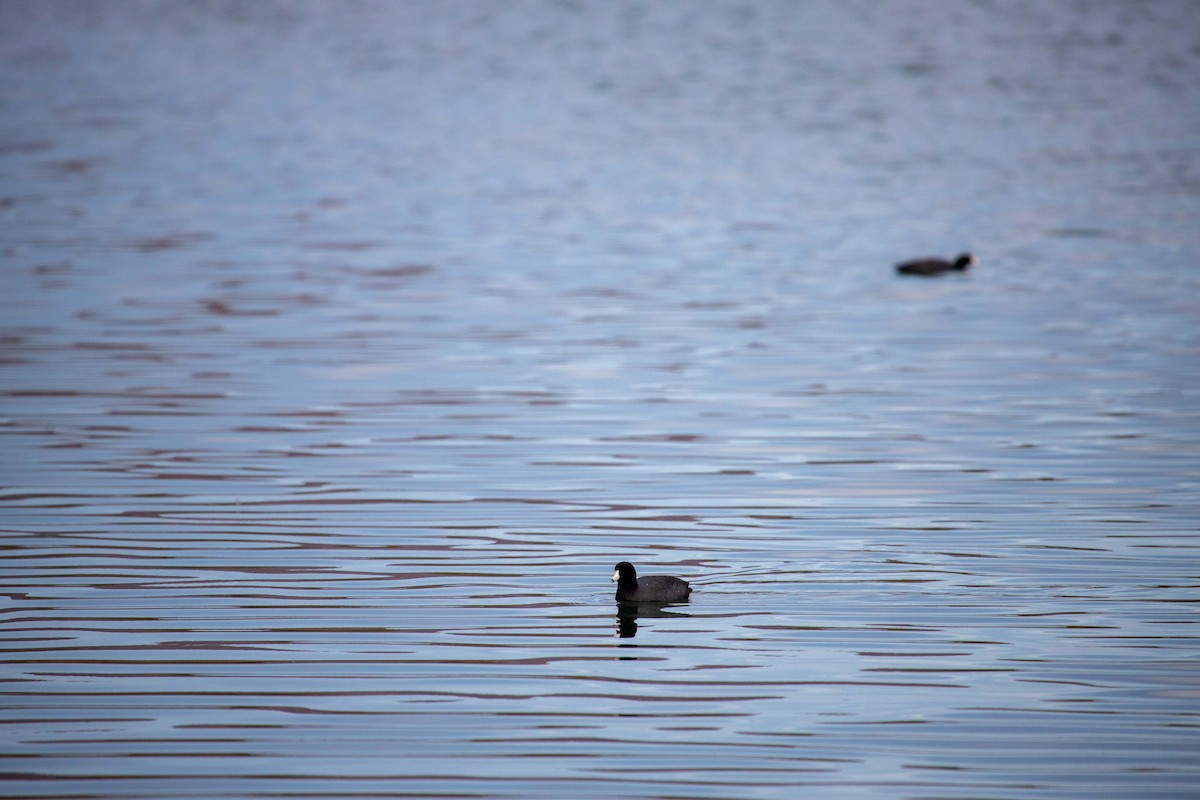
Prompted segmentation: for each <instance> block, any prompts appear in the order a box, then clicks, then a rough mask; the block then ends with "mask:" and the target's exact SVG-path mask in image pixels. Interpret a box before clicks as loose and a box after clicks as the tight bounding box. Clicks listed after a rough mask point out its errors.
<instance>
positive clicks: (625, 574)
mask: <svg viewBox="0 0 1200 800" xmlns="http://www.w3.org/2000/svg"><path fill="white" fill-rule="evenodd" d="M612 579H613V580H614V581H615V582H616V584H617V600H619V601H621V602H625V603H678V602H681V601H683V600H687V599H688V595H689V594H691V593H692V587H691V586H688V582H687V581H685V580H683V579H682V578H676V577H673V576H671V575H647V576H646V577H644V578H639V577H638V576H637V570H635V569H634V568H633V564H630V563H629V562H628V561H622V562H621V563H620V564H617V570H616V572H614V573H613V577H612Z"/></svg>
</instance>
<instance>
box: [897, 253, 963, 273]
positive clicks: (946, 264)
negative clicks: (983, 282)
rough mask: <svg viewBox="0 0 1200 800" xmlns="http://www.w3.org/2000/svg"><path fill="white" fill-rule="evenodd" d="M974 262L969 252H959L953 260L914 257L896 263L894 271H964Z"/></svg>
mask: <svg viewBox="0 0 1200 800" xmlns="http://www.w3.org/2000/svg"><path fill="white" fill-rule="evenodd" d="M974 263H975V257H974V256H972V255H971V254H970V253H961V254H959V256H958V258H956V259H954V260H953V261H947V260H946V259H944V258H914V259H913V260H912V261H902V262H900V263H899V264H897V265H896V272H899V273H900V274H901V275H923V276H926V277H928V276H933V275H943V274H945V273H947V272H966V271H967V267H969V266H971V265H972V264H974Z"/></svg>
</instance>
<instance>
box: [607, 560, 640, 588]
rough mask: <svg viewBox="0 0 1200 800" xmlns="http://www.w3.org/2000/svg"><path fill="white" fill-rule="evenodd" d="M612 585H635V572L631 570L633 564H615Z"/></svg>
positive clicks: (624, 562) (626, 562) (625, 562)
mask: <svg viewBox="0 0 1200 800" xmlns="http://www.w3.org/2000/svg"><path fill="white" fill-rule="evenodd" d="M612 579H613V583H618V584H625V585H627V584H630V583H632V584H634V585H637V570H635V569H634V568H633V564H630V563H629V562H628V561H622V562H621V563H620V564H617V567H616V571H615V572H613V576H612Z"/></svg>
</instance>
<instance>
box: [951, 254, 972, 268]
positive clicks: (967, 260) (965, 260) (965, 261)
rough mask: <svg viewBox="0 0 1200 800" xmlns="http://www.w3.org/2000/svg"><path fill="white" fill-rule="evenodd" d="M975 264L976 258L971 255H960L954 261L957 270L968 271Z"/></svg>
mask: <svg viewBox="0 0 1200 800" xmlns="http://www.w3.org/2000/svg"><path fill="white" fill-rule="evenodd" d="M974 263H975V257H974V256H973V255H971V254H970V253H960V254H959V256H958V258H956V259H954V268H955V269H966V268H967V267H969V266H971V265H972V264H974Z"/></svg>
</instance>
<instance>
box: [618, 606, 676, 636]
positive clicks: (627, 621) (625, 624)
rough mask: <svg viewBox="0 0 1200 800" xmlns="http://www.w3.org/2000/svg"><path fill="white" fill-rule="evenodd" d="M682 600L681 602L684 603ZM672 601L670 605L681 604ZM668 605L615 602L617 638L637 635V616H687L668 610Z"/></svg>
mask: <svg viewBox="0 0 1200 800" xmlns="http://www.w3.org/2000/svg"><path fill="white" fill-rule="evenodd" d="M686 602H687V601H686V600H684V601H682V603H686ZM682 603H679V604H676V603H672V604H670V605H681V604H682ZM668 608H669V606H667V605H664V604H663V603H630V602H622V601H618V602H617V618H616V636H617V638H618V639H632V638H633V637H635V636H637V632H638V617H689V616H691V615H690V614H681V613H680V612H678V611H669V610H668Z"/></svg>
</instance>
